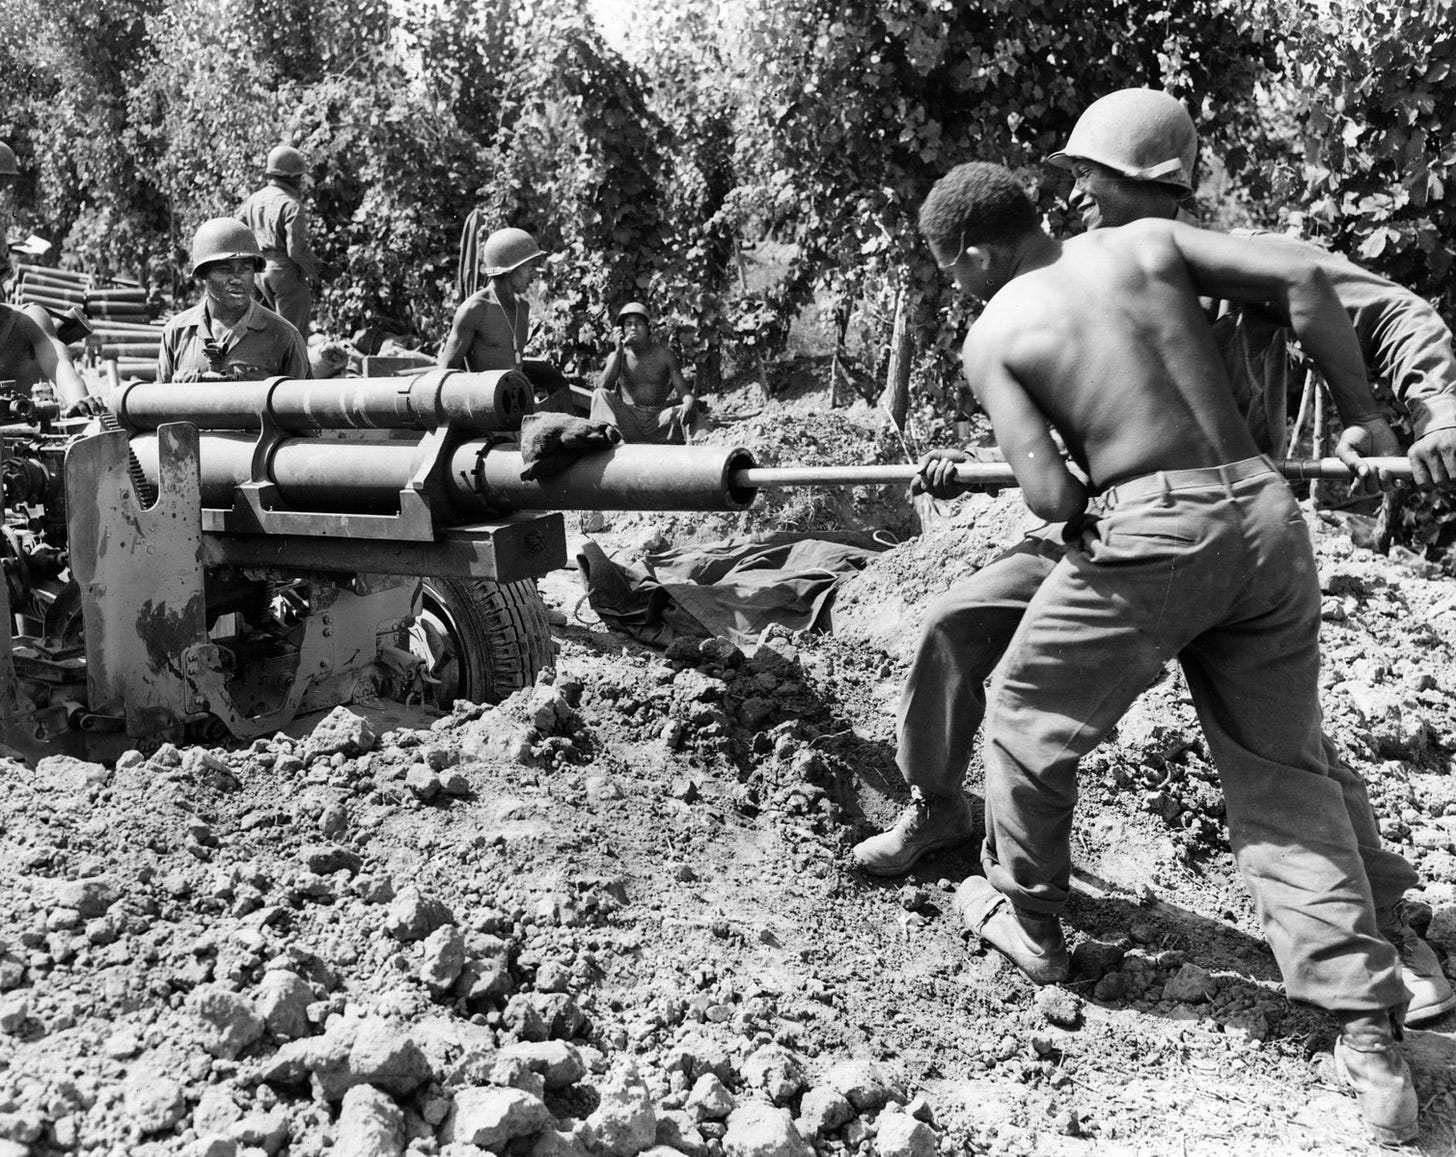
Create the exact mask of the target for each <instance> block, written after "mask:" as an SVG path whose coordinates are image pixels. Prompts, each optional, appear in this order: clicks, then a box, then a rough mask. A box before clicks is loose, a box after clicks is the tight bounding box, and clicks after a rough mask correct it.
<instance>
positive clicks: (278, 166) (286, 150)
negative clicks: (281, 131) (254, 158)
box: [263, 145, 308, 181]
mask: <svg viewBox="0 0 1456 1157" xmlns="http://www.w3.org/2000/svg"><path fill="white" fill-rule="evenodd" d="M306 168H308V162H306V161H305V160H304V159H303V154H302V153H300V152H299V151H298V150H297V149H295V148H294V147H293V146H292V145H279V146H278V147H277V148H275V149H274V150H273V151H272V152H271V153H269V154H268V167H267V168H266V169H264V170H263V176H265V177H287V178H288V179H289V180H293V181H296V180H298V179H299V178H300V177H302V176H303V172H304V170H305V169H306Z"/></svg>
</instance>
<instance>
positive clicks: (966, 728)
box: [896, 526, 1419, 928]
mask: <svg viewBox="0 0 1456 1157" xmlns="http://www.w3.org/2000/svg"><path fill="white" fill-rule="evenodd" d="M1065 553H1066V547H1065V546H1064V544H1063V543H1062V530H1061V527H1060V526H1055V527H1044V528H1042V529H1039V530H1036V531H1034V532H1032V533H1031V534H1028V535H1027V536H1026V537H1025V538H1024V539H1023V540H1022V541H1021V542H1019V543H1017V545H1016V546H1014V547H1012V548H1011V549H1010V550H1008V551H1006V552H1004V553H1003V554H1000V555H998V556H997V557H996V558H994V559H992V560H991V561H990V562H988V563H987V564H986V565H985V566H983V567H982V568H981V569H980V570H978V571H977V572H976V573H975V574H974V575H972V576H971V577H970V578H969V579H967V580H966V581H964V582H961V583H958V584H956V585H955V586H954V587H952V588H951V589H950V590H948V591H946V592H945V593H944V594H942V595H940V596H939V597H938V598H936V599H935V600H933V601H932V602H931V604H930V606H929V608H928V609H927V611H926V615H925V621H924V624H923V626H922V628H921V632H920V638H919V642H918V644H917V646H916V651H915V656H914V659H913V661H912V663H911V665H910V673H909V675H908V676H907V678H906V680H905V687H904V689H903V691H902V693H901V696H900V705H899V710H898V713H897V728H896V731H897V746H896V763H897V764H898V765H899V768H900V773H901V774H902V775H903V776H904V777H905V782H906V783H908V784H909V785H911V786H912V787H917V788H919V789H920V790H921V791H922V792H925V793H926V794H928V795H932V796H936V795H939V796H947V795H953V794H957V793H959V792H960V791H961V789H962V781H963V779H964V777H965V773H966V768H967V765H968V764H969V762H970V759H971V755H972V753H973V751H974V744H975V739H976V733H977V732H978V731H979V730H980V727H981V722H982V719H983V718H984V717H985V714H986V681H987V680H988V679H990V678H991V675H992V673H993V671H994V670H995V669H996V665H997V664H998V663H999V662H1000V661H1001V657H1002V656H1003V655H1004V654H1005V653H1006V649H1007V647H1009V646H1010V644H1011V639H1012V637H1013V636H1014V635H1015V634H1016V628H1017V627H1018V626H1019V625H1020V623H1021V620H1022V617H1023V616H1024V615H1025V614H1026V608H1027V607H1028V605H1030V603H1031V600H1032V598H1033V597H1034V596H1035V595H1036V592H1037V591H1038V590H1039V589H1040V588H1041V586H1042V584H1043V583H1044V582H1046V580H1047V578H1048V577H1049V576H1050V575H1051V573H1052V572H1053V570H1055V569H1056V566H1057V563H1058V562H1059V561H1060V559H1061V558H1062V556H1063V555H1064V554H1065ZM1086 677H1087V678H1089V679H1094V678H1096V677H1097V676H1096V674H1095V672H1089V673H1088V674H1087V676H1086ZM1149 682H1151V679H1150V680H1149ZM1321 741H1322V745H1323V751H1324V757H1325V760H1326V761H1327V762H1328V764H1329V771H1330V776H1331V778H1332V779H1333V780H1334V781H1335V782H1336V783H1337V784H1339V787H1340V793H1341V798H1342V799H1343V801H1344V804H1345V810H1346V813H1347V814H1348V815H1349V817H1350V824H1351V826H1352V827H1353V828H1354V830H1355V837H1356V841H1357V843H1358V845H1359V849H1360V859H1361V862H1362V863H1363V864H1364V867H1365V874H1366V876H1367V877H1368V878H1369V880H1370V889H1371V893H1372V896H1373V898H1374V901H1375V907H1376V912H1377V916H1378V918H1379V921H1380V926H1381V927H1382V928H1388V927H1389V926H1390V925H1391V924H1392V922H1393V921H1394V919H1395V911H1396V906H1397V905H1398V904H1399V903H1400V901H1401V900H1402V898H1403V897H1404V896H1405V894H1406V892H1407V891H1409V890H1410V889H1411V888H1413V887H1415V886H1416V884H1417V883H1418V882H1419V877H1418V876H1417V874H1416V871H1415V869H1414V868H1412V867H1411V865H1410V863H1409V862H1408V861H1407V860H1406V859H1405V857H1403V856H1401V855H1400V854H1398V853H1396V852H1393V851H1391V850H1389V849H1388V848H1385V847H1384V846H1382V843H1381V838H1380V827H1379V825H1378V823H1377V821H1376V818H1375V811H1374V809H1373V808H1372V807H1371V805H1370V796H1369V793H1368V791H1367V790H1366V787H1365V781H1364V780H1363V779H1361V778H1360V775H1359V774H1358V773H1357V772H1356V771H1355V770H1354V769H1353V768H1351V767H1350V766H1349V765H1348V764H1347V763H1346V762H1345V761H1344V759H1343V758H1342V757H1341V755H1340V751H1339V749H1338V748H1337V747H1336V746H1335V744H1334V742H1333V741H1332V740H1330V738H1329V737H1328V736H1326V735H1323V734H1322V735H1321Z"/></svg>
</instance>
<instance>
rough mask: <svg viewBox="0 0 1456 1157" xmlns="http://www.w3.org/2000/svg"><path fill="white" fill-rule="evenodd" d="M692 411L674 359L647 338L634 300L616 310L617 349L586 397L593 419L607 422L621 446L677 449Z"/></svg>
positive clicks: (644, 316)
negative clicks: (619, 436) (652, 445)
mask: <svg viewBox="0 0 1456 1157" xmlns="http://www.w3.org/2000/svg"><path fill="white" fill-rule="evenodd" d="M696 413H697V399H696V398H694V397H693V394H692V391H691V390H690V389H689V388H688V384H687V382H686V380H685V379H684V378H683V375H682V370H681V368H680V367H679V366H678V361H677V356H676V355H675V354H674V353H673V352H672V350H670V349H669V348H668V347H667V346H665V345H663V344H661V343H660V342H658V341H656V340H655V339H654V338H653V336H652V319H651V318H650V317H649V316H648V313H647V307H646V306H645V305H643V304H642V303H641V302H640V301H633V302H629V303H628V304H626V305H624V306H623V307H622V308H621V309H619V310H618V311H617V348H616V349H614V350H613V351H612V352H611V353H610V354H609V355H608V356H607V365H606V368H605V369H603V370H602V376H601V378H600V380H599V381H598V382H597V388H596V390H595V391H593V393H592V402H591V417H592V420H593V421H598V422H610V423H612V425H614V426H616V427H617V429H619V430H621V431H622V440H623V441H624V442H655V443H659V444H662V445H682V444H683V443H685V442H686V441H687V434H686V431H687V430H688V429H689V428H690V426H691V423H692V420H693V417H694V416H695V415H696Z"/></svg>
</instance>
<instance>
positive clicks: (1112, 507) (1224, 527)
mask: <svg viewBox="0 0 1456 1157" xmlns="http://www.w3.org/2000/svg"><path fill="white" fill-rule="evenodd" d="M1319 625H1320V589H1319V581H1318V576H1317V573H1316V568H1315V560H1314V552H1313V551H1312V549H1311V548H1310V543H1309V535H1308V531H1307V529H1306V527H1305V525H1304V520H1303V518H1302V517H1301V515H1300V511H1299V507H1298V505H1297V504H1296V502H1295V500H1294V496H1293V494H1292V493H1291V492H1290V490H1289V487H1288V486H1287V485H1285V483H1284V481H1283V479H1282V478H1280V477H1279V475H1278V473H1277V471H1276V470H1275V469H1274V467H1273V465H1272V463H1270V462H1269V461H1268V460H1267V459H1265V458H1250V459H1245V460H1243V461H1240V462H1234V463H1230V464H1228V465H1226V466H1219V467H1212V468H1207V469H1196V470H1176V471H1165V472H1160V473H1157V474H1153V475H1148V476H1145V477H1142V478H1138V479H1134V480H1132V481H1131V482H1127V483H1122V484H1119V485H1118V486H1116V487H1114V488H1113V489H1111V490H1109V491H1108V492H1107V493H1106V494H1105V495H1104V496H1103V512H1102V514H1101V516H1100V518H1099V519H1098V520H1097V521H1096V522H1095V523H1094V524H1092V525H1091V526H1090V527H1089V528H1088V529H1087V530H1086V531H1085V532H1084V533H1083V535H1082V537H1081V538H1080V539H1079V540H1078V541H1077V542H1076V543H1074V544H1073V545H1072V546H1071V547H1070V548H1069V549H1068V551H1067V554H1066V555H1065V557H1064V558H1063V559H1062V560H1061V561H1060V562H1059V563H1057V565H1056V567H1055V568H1054V569H1053V571H1052V573H1051V574H1050V575H1049V576H1047V578H1046V580H1045V581H1044V582H1043V583H1042V585H1041V587H1040V589H1038V591H1037V593H1036V595H1035V597H1033V599H1032V600H1031V602H1030V604H1029V605H1028V606H1027V609H1026V613H1025V615H1024V616H1023V617H1022V620H1021V622H1020V624H1019V625H1018V627H1017V629H1016V633H1015V635H1014V636H1013V637H1012V639H1011V643H1010V645H1009V647H1008V649H1007V652H1006V655H1005V657H1004V658H1003V660H1002V662H1001V665H1000V666H999V667H998V668H997V673H996V676H995V678H994V679H993V682H992V686H991V694H990V699H989V708H988V711H987V715H986V723H985V763H986V789H985V795H986V842H985V845H984V847H983V849H982V857H981V860H982V866H983V868H984V869H985V872H986V878H987V879H988V880H989V881H990V882H991V883H992V884H993V885H994V886H995V887H996V888H997V890H998V891H1000V892H1002V893H1003V894H1005V895H1007V896H1008V897H1009V898H1010V899H1011V900H1012V902H1013V903H1014V904H1016V905H1017V906H1018V907H1019V908H1021V909H1023V910H1025V911H1028V912H1033V913H1042V914H1055V913H1057V912H1060V911H1061V909H1062V908H1063V906H1064V905H1065V904H1066V901H1067V898H1068V896H1069V888H1070V883H1071V866H1072V857H1071V829H1072V818H1073V809H1074V805H1075V803H1076V799H1077V766H1078V762H1079V760H1080V759H1081V757H1082V756H1083V755H1085V754H1086V753H1087V752H1089V751H1090V750H1092V748H1093V747H1095V746H1096V745H1097V744H1098V743H1100V742H1101V741H1102V739H1103V738H1104V737H1105V736H1106V735H1107V733H1108V732H1109V731H1110V730H1111V729H1112V728H1113V727H1114V726H1115V725H1116V724H1117V722H1118V720H1119V719H1120V718H1121V717H1122V715H1123V713H1124V712H1125V711H1126V710H1127V708H1128V706H1129V705H1130V704H1131V703H1132V701H1133V700H1134V699H1135V698H1136V697H1137V696H1138V695H1139V694H1141V693H1142V691H1143V690H1144V689H1145V688H1146V687H1147V686H1148V683H1149V682H1150V681H1151V680H1152V679H1153V677H1154V676H1155V675H1156V674H1157V672H1158V671H1159V670H1160V669H1161V668H1162V666H1163V664H1165V663H1166V662H1167V661H1168V660H1170V659H1172V658H1173V657H1175V656H1176V657H1177V658H1178V659H1179V661H1180V662H1181V664H1182V666H1183V670H1184V672H1185V675H1186V677H1187V680H1188V686H1189V690H1190V692H1191V694H1192V697H1193V702H1194V706H1195V708H1196V710H1197V712H1198V717H1199V721H1200V723H1201V724H1202V727H1203V732H1204V736H1205V738H1206V739H1207V742H1208V746H1209V751H1210V754H1211V756H1212V758H1213V763H1214V765H1215V767H1216V768H1217V769H1218V774H1219V779H1220V781H1221V782H1222V785H1223V791H1224V797H1225V800H1226V804H1227V813H1228V824H1229V839H1230V843H1231V844H1232V845H1233V849H1234V859H1235V862H1236V863H1237V865H1238V867H1239V870H1240V872H1241V873H1242V875H1243V877H1244V880H1245V882H1246V883H1247V885H1248V887H1249V890H1250V892H1251V893H1252V895H1253V897H1254V901H1255V905H1256V908H1257V910H1258V913H1259V918H1260V922H1261V924H1262V926H1263V930H1264V935H1265V937H1266V939H1267V940H1268V942H1269V945H1270V947H1271V948H1272V949H1273V952H1274V956H1275V959H1276V960H1277V961H1278V963H1279V968H1280V972H1281V974H1282V975H1283V977H1284V984H1285V990H1286V991H1287V993H1288V994H1289V996H1290V997H1292V998H1294V999H1296V1000H1301V1001H1305V1002H1307V1003H1310V1004H1314V1005H1318V1006H1320V1007H1322V1008H1329V1009H1344V1010H1371V1011H1374V1010H1377V1009H1386V1008H1391V1007H1394V1006H1397V1005H1401V1004H1404V1003H1405V1001H1407V1000H1408V999H1409V995H1408V993H1407V992H1406V989H1405V986H1404V984H1403V983H1402V982H1401V979H1400V964H1399V958H1398V957H1397V955H1396V951H1395V949H1394V947H1392V945H1391V944H1390V943H1389V942H1388V941H1387V940H1385V939H1384V938H1383V937H1382V936H1381V935H1380V933H1379V931H1378V930H1377V926H1376V916H1375V907H1374V901H1373V899H1372V896H1371V891H1370V884H1369V880H1368V878H1367V877H1366V874H1365V869H1364V865H1363V864H1362V863H1361V860H1360V855H1359V847H1358V843H1357V841H1356V836H1355V830H1354V827H1353V825H1352V824H1351V822H1350V816H1349V814H1348V812H1347V810H1346V807H1345V804H1344V800H1343V797H1342V793H1341V789H1340V785H1339V784H1338V783H1337V782H1336V781H1335V779H1334V778H1333V777H1332V776H1331V775H1330V768H1329V763H1328V761H1327V760H1326V758H1325V755H1324V737H1323V733H1322V729H1321V718H1320V706H1319Z"/></svg>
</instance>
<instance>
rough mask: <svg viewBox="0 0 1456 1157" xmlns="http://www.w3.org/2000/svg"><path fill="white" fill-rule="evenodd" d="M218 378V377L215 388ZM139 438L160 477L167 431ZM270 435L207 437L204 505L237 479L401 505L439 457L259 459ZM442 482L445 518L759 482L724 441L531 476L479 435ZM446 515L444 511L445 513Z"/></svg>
mask: <svg viewBox="0 0 1456 1157" xmlns="http://www.w3.org/2000/svg"><path fill="white" fill-rule="evenodd" d="M214 388H216V387H214ZM131 448H132V451H133V453H134V454H135V455H136V458H137V461H138V462H139V463H140V465H141V468H142V472H143V474H144V475H145V476H146V478H147V480H148V481H149V482H151V483H152V484H154V485H155V484H156V483H157V477H158V472H157V453H158V451H157V435H156V434H155V433H151V432H148V433H144V434H136V435H134V436H133V437H132V439H131ZM258 453H259V451H258V442H257V440H256V439H255V438H254V437H252V436H251V435H249V434H246V433H241V432H230V431H223V430H211V431H203V432H202V433H200V434H199V436H198V457H199V462H200V470H201V475H202V503H203V505H204V506H209V507H219V508H223V509H229V508H231V507H232V506H233V505H234V502H235V498H236V494H237V488H238V487H240V486H242V485H244V484H246V483H248V482H251V481H255V480H256V481H260V482H267V483H269V484H271V485H272V486H273V487H274V488H275V489H276V492H277V499H278V502H279V503H280V504H281V506H282V507H286V508H287V509H290V510H296V511H319V512H344V513H351V514H390V513H394V512H395V511H397V510H398V509H399V505H400V492H401V491H402V490H404V489H406V488H407V487H409V486H410V485H411V483H412V480H414V479H416V478H417V477H418V476H419V475H420V473H421V471H423V470H425V468H427V467H428V466H429V465H430V456H431V455H432V454H433V453H434V450H433V449H432V447H431V446H429V445H427V444H426V443H424V442H422V441H421V442H416V441H399V442H345V441H339V440H335V439H333V438H285V439H283V440H281V441H278V442H276V443H273V444H272V445H271V446H270V447H269V448H268V449H267V450H266V452H265V460H264V461H263V462H261V463H257V464H256V465H257V467H258V469H259V477H258V478H257V479H255V478H254V475H253V471H254V469H255V459H256V458H257V456H258ZM447 457H448V462H446V463H445V464H444V465H445V467H446V468H445V469H441V470H439V471H438V472H437V474H436V476H435V480H434V482H433V485H434V486H436V487H437V488H438V489H437V493H436V494H435V497H437V498H439V499H440V500H441V502H440V503H437V504H436V507H435V511H434V513H435V518H436V520H437V523H440V524H449V523H452V522H474V521H480V520H482V519H488V518H491V517H494V516H496V515H499V514H500V513H502V512H509V511H517V510H698V511H709V510H743V509H746V508H747V507H748V506H749V505H750V504H751V503H752V501H753V498H754V494H755V492H754V491H753V489H752V488H746V487H743V486H739V485H737V484H735V483H733V481H732V478H733V476H734V474H735V473H738V472H741V471H742V470H743V469H745V468H748V467H751V466H752V465H753V457H752V455H751V454H749V453H748V451H747V450H743V449H741V448H735V447H721V446H619V447H616V448H615V449H612V450H604V451H600V452H596V453H592V454H588V455H586V456H584V457H582V458H580V459H578V460H577V461H575V462H573V463H572V464H571V465H569V466H567V467H566V468H565V469H564V470H562V471H561V472H560V473H559V474H556V475H553V476H552V477H550V478H546V479H542V480H537V481H532V480H523V479H522V478H521V472H522V471H523V470H524V469H525V468H526V464H525V462H524V461H523V459H522V457H521V451H520V448H519V447H518V446H514V445H506V446H500V445H496V444H493V443H492V442H490V441H489V440H487V439H483V438H478V439H472V440H470V441H466V442H463V443H461V444H459V445H458V446H456V447H455V448H454V449H453V450H451V451H450V452H449V453H448V455H447ZM442 520H443V521H442Z"/></svg>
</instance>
